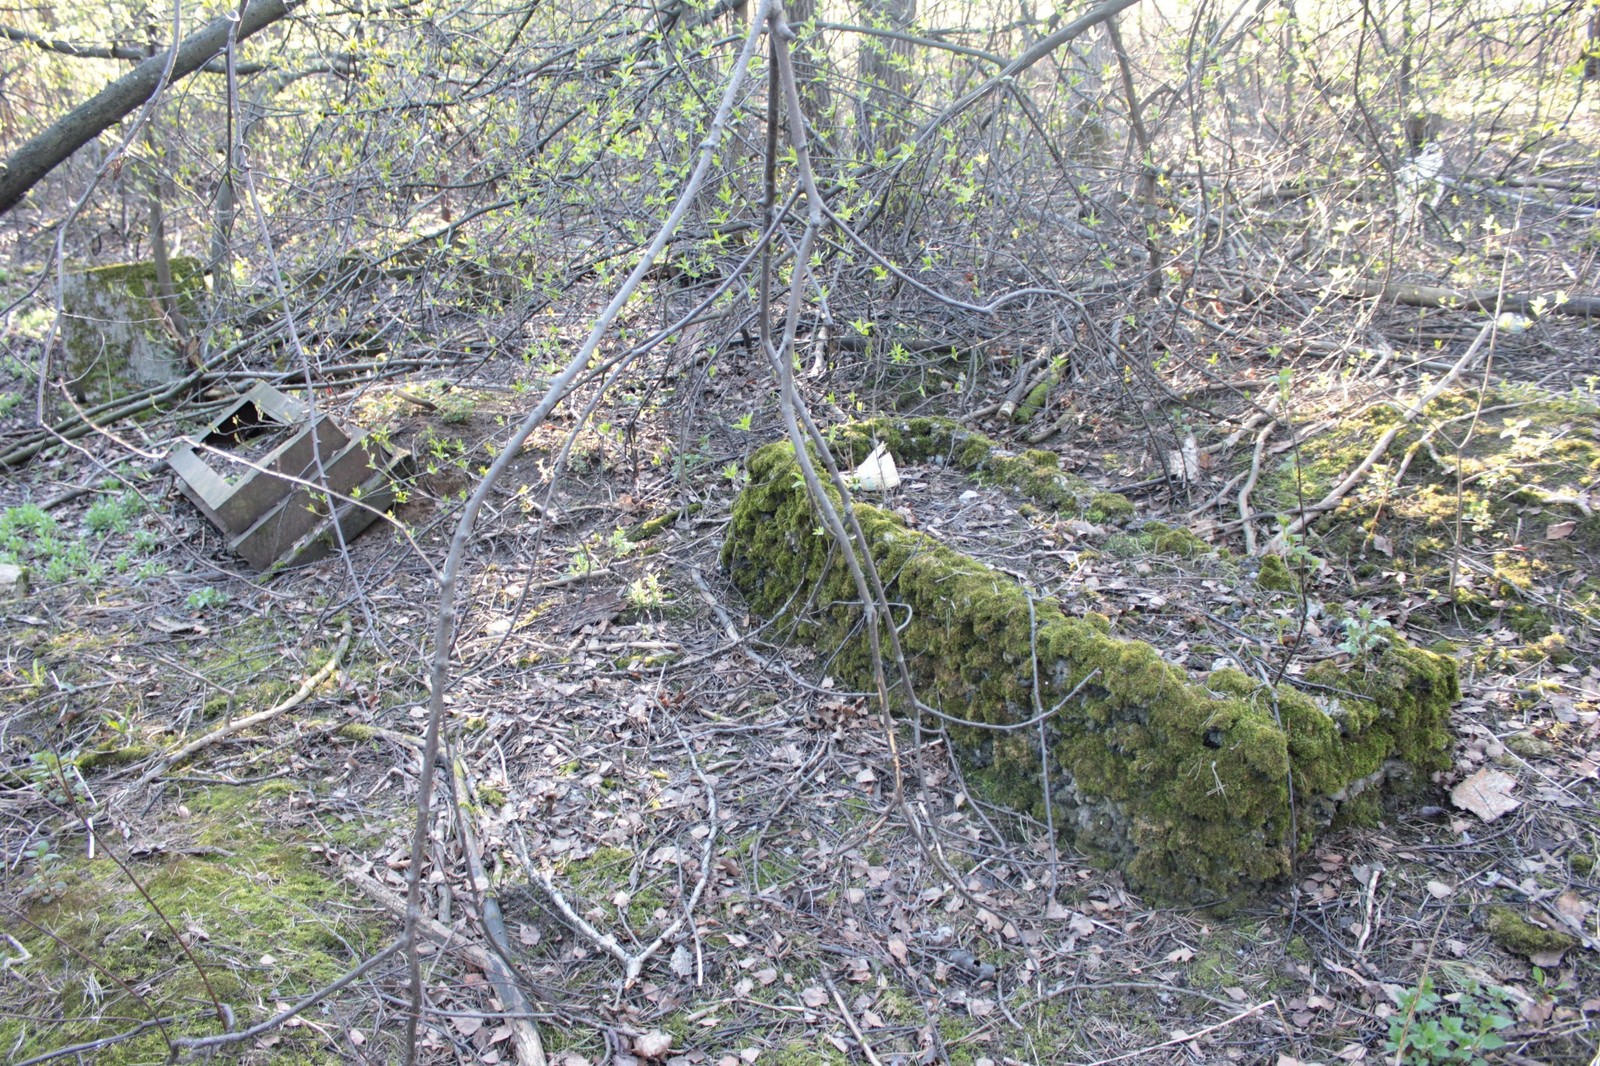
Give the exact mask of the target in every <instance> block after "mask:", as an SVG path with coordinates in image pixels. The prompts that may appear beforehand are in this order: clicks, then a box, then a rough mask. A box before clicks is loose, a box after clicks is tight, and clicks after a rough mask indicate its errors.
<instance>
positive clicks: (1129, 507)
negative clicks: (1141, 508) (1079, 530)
mask: <svg viewBox="0 0 1600 1066" xmlns="http://www.w3.org/2000/svg"><path fill="white" fill-rule="evenodd" d="M1132 515H1133V502H1132V501H1131V500H1129V499H1128V498H1127V497H1126V496H1122V495H1119V494H1117V493H1115V492H1097V493H1095V494H1094V498H1093V499H1091V500H1090V501H1089V510H1088V512H1087V517H1088V519H1089V521H1091V522H1115V521H1118V520H1119V519H1124V518H1129V517H1131V516H1132Z"/></svg>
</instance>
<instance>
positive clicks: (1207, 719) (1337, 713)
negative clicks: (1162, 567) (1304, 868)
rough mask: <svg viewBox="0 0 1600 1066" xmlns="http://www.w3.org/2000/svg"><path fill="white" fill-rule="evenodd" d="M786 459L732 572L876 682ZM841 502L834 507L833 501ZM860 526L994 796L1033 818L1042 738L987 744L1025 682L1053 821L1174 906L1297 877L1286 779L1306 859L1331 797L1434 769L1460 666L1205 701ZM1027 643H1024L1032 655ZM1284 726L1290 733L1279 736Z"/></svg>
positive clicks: (1128, 650)
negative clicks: (1044, 732)
mask: <svg viewBox="0 0 1600 1066" xmlns="http://www.w3.org/2000/svg"><path fill="white" fill-rule="evenodd" d="M796 466H797V464H796V462H795V459H794V455H793V453H792V451H790V450H789V448H788V446H787V445H774V446H771V447H768V448H764V449H762V450H760V451H758V452H757V453H756V454H755V455H754V456H753V457H752V459H751V463H750V475H751V479H750V484H749V485H748V486H747V488H746V489H745V491H744V492H743V493H742V494H741V495H740V497H739V499H738V500H737V501H736V502H735V504H734V508H733V517H732V521H731V524H730V527H729V534H728V539H727V542H726V544H725V545H724V549H723V561H724V563H725V564H726V566H727V567H728V569H729V571H730V573H731V575H732V577H733V580H734V582H735V583H736V584H737V585H738V586H739V587H740V589H741V590H742V591H743V592H744V593H745V595H746V596H747V597H748V598H749V600H750V602H751V605H752V607H754V608H755V610H757V611H758V612H760V613H762V614H766V615H770V616H779V618H780V620H781V624H782V625H783V626H785V627H787V628H788V629H790V630H792V631H793V632H795V633H796V634H798V635H800V636H802V637H803V638H804V639H806V640H808V641H810V642H812V643H814V644H816V645H818V646H820V647H823V648H825V649H827V650H829V651H830V652H832V651H833V650H834V649H838V651H837V654H836V656H835V658H834V659H833V663H834V667H833V668H834V670H835V672H836V673H837V674H839V675H842V676H844V677H847V678H849V679H851V680H852V681H857V682H861V683H866V682H867V681H869V680H870V678H871V676H872V663H871V661H870V655H869V651H868V646H867V642H866V641H865V640H864V639H861V636H860V634H859V621H860V612H859V610H858V609H857V608H856V607H855V606H854V604H855V603H857V602H858V597H857V593H856V590H855V587H854V585H853V583H852V582H851V580H850V578H849V576H848V574H847V572H846V571H845V570H844V568H843V567H841V566H840V565H838V564H837V562H836V561H835V559H834V551H833V546H832V545H831V543H830V542H829V541H828V540H827V538H824V537H821V536H818V535H817V533H816V529H817V526H818V522H817V519H816V517H815V515H814V513H813V511H812V508H811V504H810V501H809V499H808V498H807V496H806V493H805V491H804V487H803V485H798V484H797V478H796ZM836 502H837V501H836ZM856 515H857V518H858V520H859V522H860V524H861V527H862V529H863V532H864V534H865V536H866V539H867V543H868V545H869V547H870V550H871V552H872V555H873V557H874V559H875V561H876V564H877V567H878V571H879V573H880V574H882V575H883V576H884V580H885V582H886V584H887V589H886V591H887V593H888V596H889V598H890V600H891V601H893V602H895V603H897V604H903V605H905V606H906V607H907V608H908V611H907V617H908V619H909V620H908V621H907V622H906V623H905V624H904V626H903V628H902V630H901V633H900V640H901V643H902V645H903V647H904V648H905V651H906V654H907V657H908V665H909V666H910V667H911V670H912V674H913V676H914V678H915V680H916V682H917V686H918V695H919V697H920V698H921V699H922V700H923V701H925V702H926V703H929V704H931V705H932V706H935V707H938V708H941V709H942V710H943V711H944V712H945V713H947V714H951V715H955V716H957V717H959V718H963V719H965V720H966V721H967V722H969V723H970V724H969V725H965V726H963V725H953V726H952V727H951V729H950V734H951V739H952V741H953V742H954V744H955V745H956V747H957V749H958V751H959V752H960V753H961V755H962V758H963V760H964V762H965V763H966V764H967V766H968V768H969V769H968V781H969V783H971V784H972V785H973V787H974V788H976V789H977V790H978V791H979V792H980V793H982V794H984V795H985V796H986V797H987V798H989V799H991V800H993V801H995V802H999V803H1002V804H1006V805H1009V806H1011V807H1013V808H1015V809H1018V810H1021V811H1025V812H1028V813H1031V814H1033V815H1035V816H1037V817H1041V819H1042V816H1043V814H1044V813H1045V812H1044V809H1043V802H1044V801H1043V795H1042V790H1041V788H1040V784H1039V767H1040V758H1041V757H1040V753H1039V752H1038V750H1037V748H1036V743H1037V741H1036V733H1035V732H1034V731H1032V730H1028V731H1025V732H995V731H992V730H985V729H982V728H981V726H982V725H986V724H988V725H999V726H1005V725H1009V724H1011V723H1013V722H1017V721H1021V720H1023V719H1026V718H1031V717H1033V716H1034V714H1035V713H1036V712H1035V708H1034V705H1033V691H1034V670H1035V664H1038V673H1039V677H1038V689H1039V692H1040V696H1041V698H1042V700H1043V703H1044V706H1045V707H1057V706H1058V705H1059V711H1058V713H1056V715H1055V716H1054V717H1053V718H1052V719H1051V725H1050V729H1051V731H1052V735H1051V737H1050V740H1049V744H1050V748H1049V759H1050V767H1051V769H1050V773H1051V779H1052V781H1054V782H1055V783H1056V787H1055V789H1054V791H1053V792H1052V801H1053V803H1054V804H1055V808H1056V809H1055V811H1054V812H1053V813H1054V817H1055V822H1056V824H1057V825H1058V826H1060V827H1062V831H1063V833H1064V834H1065V835H1067V836H1069V837H1070V838H1072V839H1073V840H1074V841H1075V842H1076V844H1077V845H1078V846H1079V847H1080V848H1082V849H1083V850H1085V851H1087V852H1089V853H1090V854H1092V855H1096V856H1098V857H1099V858H1100V859H1101V860H1102V861H1104V862H1106V863H1108V864H1110V865H1114V866H1116V867H1118V868H1121V869H1122V870H1124V871H1125V872H1126V873H1127V874H1128V876H1129V878H1130V879H1131V880H1132V881H1133V882H1134V883H1135V884H1136V885H1138V886H1140V887H1141V888H1142V889H1144V890H1145V891H1147V892H1149V893H1151V894H1153V895H1156V896H1160V897H1166V898H1187V899H1217V898H1221V897H1227V896H1230V895H1232V894H1234V893H1237V892H1243V891H1248V890H1249V889H1251V888H1253V887H1254V886H1256V885H1259V884H1260V883H1262V882H1264V881H1267V880H1270V879H1271V878H1273V877H1276V876H1278V875H1280V874H1282V873H1284V872H1286V871H1287V864H1288V849H1287V841H1288V838H1289V836H1290V830H1291V825H1290V818H1291V813H1290V805H1289V802H1288V783H1289V779H1290V775H1291V773H1292V774H1293V775H1294V784H1295V791H1296V794H1297V798H1298V801H1299V802H1298V808H1297V809H1298V811H1299V814H1300V824H1299V826H1298V827H1297V828H1298V836H1299V839H1300V842H1301V846H1302V847H1304V846H1305V844H1306V843H1307V841H1308V840H1309V839H1310V837H1311V836H1313V835H1314V834H1315V832H1316V831H1317V830H1318V829H1319V828H1320V827H1321V826H1323V825H1326V824H1327V820H1328V819H1329V818H1330V817H1331V813H1332V811H1333V810H1334V809H1335V808H1336V807H1337V806H1338V804H1339V802H1341V801H1342V800H1344V799H1345V798H1347V797H1349V796H1350V795H1352V794H1355V793H1359V792H1360V791H1362V790H1364V789H1365V788H1366V787H1368V786H1369V785H1372V784H1376V783H1378V781H1379V780H1380V778H1381V776H1382V775H1381V773H1380V772H1381V771H1382V770H1383V769H1384V767H1385V764H1386V762H1387V761H1388V760H1390V759H1391V758H1399V759H1403V760H1407V761H1409V762H1410V763H1411V764H1412V765H1413V766H1415V767H1416V768H1418V769H1430V768H1433V767H1435V766H1437V765H1438V764H1439V762H1440V760H1441V757H1442V755H1441V753H1442V751H1443V748H1444V739H1446V737H1447V735H1446V733H1445V731H1444V723H1445V720H1446V716H1447V713H1448V710H1449V707H1450V705H1451V704H1452V703H1453V702H1454V701H1455V699H1456V698H1457V696H1458V695H1459V692H1458V689H1457V683H1456V675H1455V667H1454V664H1453V663H1451V662H1449V661H1448V660H1445V659H1442V658H1440V657H1439V656H1435V655H1432V654H1431V653H1428V652H1424V651H1419V650H1416V649H1412V648H1410V647H1409V646H1406V645H1404V644H1403V643H1402V642H1400V641H1398V640H1396V641H1394V642H1393V645H1392V646H1391V647H1390V648H1387V649H1385V650H1384V651H1383V652H1382V653H1381V655H1379V656H1378V657H1376V658H1375V659H1374V660H1373V661H1372V662H1371V663H1369V664H1366V665H1364V666H1363V668H1362V671H1361V672H1360V673H1359V674H1350V675H1345V674H1341V673H1340V672H1339V671H1338V669H1337V668H1336V667H1334V666H1333V665H1332V664H1324V665H1323V666H1322V667H1321V668H1320V669H1321V670H1322V672H1321V673H1318V674H1317V677H1316V678H1315V679H1314V680H1316V681H1318V682H1319V683H1324V684H1329V685H1330V686H1331V687H1332V688H1333V689H1335V690H1338V691H1347V692H1351V693H1354V694H1356V695H1352V696H1351V697H1350V698H1347V699H1340V700H1331V699H1321V698H1318V699H1313V698H1312V697H1310V696H1307V695H1305V694H1303V693H1301V692H1299V691H1297V690H1294V689H1292V688H1289V687H1287V686H1281V687H1279V688H1277V689H1271V690H1269V689H1266V688H1265V687H1263V686H1261V685H1259V683H1257V682H1255V681H1254V680H1252V679H1250V678H1247V677H1245V676H1244V675H1243V674H1239V673H1236V672H1230V671H1221V672H1219V673H1218V674H1217V675H1213V677H1212V679H1211V681H1210V683H1209V685H1208V686H1207V687H1200V686H1197V685H1194V684H1192V683H1190V682H1189V680H1188V678H1187V676H1186V674H1185V673H1184V672H1183V671H1181V670H1178V669H1176V668H1174V667H1172V666H1170V665H1168V664H1167V663H1165V662H1163V661H1162V659H1161V656H1160V655H1159V654H1158V653H1157V652H1156V650H1155V649H1154V648H1152V647H1150V646H1149V645H1147V644H1143V643H1138V642H1130V641H1122V640H1117V639H1114V638H1112V637H1110V636H1109V635H1108V634H1107V632H1106V629H1107V628H1108V627H1107V626H1106V625H1105V624H1104V620H1103V619H1102V620H1099V621H1098V622H1097V621H1096V620H1093V619H1087V618H1082V619H1080V618H1069V617H1067V616H1065V615H1064V614H1063V613H1062V612H1061V609H1060V607H1059V605H1058V604H1057V603H1056V602H1055V601H1053V600H1048V599H1045V600H1037V601H1034V602H1033V603H1032V604H1031V613H1032V615H1033V623H1032V624H1030V602H1029V599H1028V596H1027V594H1026V593H1025V592H1024V591H1023V590H1022V589H1020V588H1019V587H1018V586H1017V585H1016V583H1015V582H1014V581H1012V580H1011V579H1010V578H1009V577H1007V576H1005V575H1004V574H1001V573H999V572H998V571H995V570H993V569H991V568H989V567H987V566H984V565H983V564H981V563H979V562H977V561H976V560H973V559H971V558H969V557H967V556H964V555H961V554H959V553H957V552H954V551H952V550H950V549H949V548H947V547H945V546H944V545H942V544H940V543H939V542H938V541H936V540H934V539H933V538H931V537H928V536H927V535H925V534H923V533H921V532H918V531H915V530H911V529H907V528H906V527H905V525H904V524H903V523H902V522H901V521H900V519H899V518H898V517H897V516H895V515H894V514H892V513H891V512H887V511H884V510H880V509H878V508H876V507H872V506H868V505H865V504H857V505H856ZM1030 637H1031V639H1032V641H1033V643H1031V644H1030ZM1280 720H1281V722H1282V725H1281V726H1280V725H1279V724H1278V722H1279V721H1280Z"/></svg>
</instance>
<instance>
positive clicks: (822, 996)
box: [800, 987, 828, 1010]
mask: <svg viewBox="0 0 1600 1066" xmlns="http://www.w3.org/2000/svg"><path fill="white" fill-rule="evenodd" d="M800 1002H801V1003H804V1004H805V1005H806V1006H808V1007H810V1008H812V1009H813V1010H815V1009H816V1008H818V1007H820V1006H822V1005H823V1004H824V1003H826V1002H828V993H827V991H826V990H825V989H821V988H816V987H812V988H808V989H806V990H805V991H804V992H801V993H800Z"/></svg>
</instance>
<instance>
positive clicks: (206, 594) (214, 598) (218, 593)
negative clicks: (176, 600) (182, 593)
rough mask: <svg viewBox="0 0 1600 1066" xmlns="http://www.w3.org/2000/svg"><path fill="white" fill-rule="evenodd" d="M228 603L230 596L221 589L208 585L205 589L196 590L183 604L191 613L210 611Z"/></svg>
mask: <svg viewBox="0 0 1600 1066" xmlns="http://www.w3.org/2000/svg"><path fill="white" fill-rule="evenodd" d="M227 602H228V594H227V593H226V592H223V591H222V590H221V589H219V588H213V587H211V586H210V585H207V586H206V587H205V588H203V589H195V590H194V591H193V592H191V593H189V595H188V596H187V597H185V598H184V601H183V604H184V606H185V607H187V608H189V610H191V611H196V612H199V611H209V610H211V609H213V608H215V607H221V606H222V605H223V604H225V603H227Z"/></svg>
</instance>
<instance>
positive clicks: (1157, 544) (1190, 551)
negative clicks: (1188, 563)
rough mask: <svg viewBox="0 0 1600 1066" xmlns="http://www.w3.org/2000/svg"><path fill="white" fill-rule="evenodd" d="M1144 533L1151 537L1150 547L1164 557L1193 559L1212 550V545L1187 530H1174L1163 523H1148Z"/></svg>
mask: <svg viewBox="0 0 1600 1066" xmlns="http://www.w3.org/2000/svg"><path fill="white" fill-rule="evenodd" d="M1143 532H1144V533H1145V534H1146V535H1148V536H1149V537H1150V547H1151V548H1153V549H1154V550H1155V551H1157V552H1160V553H1161V554H1162V555H1178V556H1182V557H1183V558H1185V559H1193V558H1194V557H1195V556H1197V555H1204V554H1206V553H1207V552H1209V551H1210V550H1211V545H1209V544H1207V543H1206V542H1205V541H1203V540H1201V539H1200V538H1199V537H1197V536H1195V535H1194V534H1193V533H1191V532H1189V531H1188V530H1187V529H1172V528H1169V527H1168V526H1166V525H1165V524H1163V523H1161V522H1150V523H1147V524H1146V525H1145V528H1144V530H1143Z"/></svg>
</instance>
